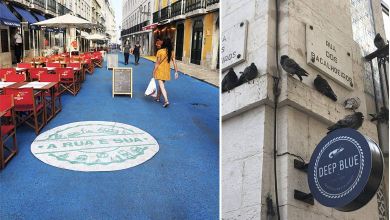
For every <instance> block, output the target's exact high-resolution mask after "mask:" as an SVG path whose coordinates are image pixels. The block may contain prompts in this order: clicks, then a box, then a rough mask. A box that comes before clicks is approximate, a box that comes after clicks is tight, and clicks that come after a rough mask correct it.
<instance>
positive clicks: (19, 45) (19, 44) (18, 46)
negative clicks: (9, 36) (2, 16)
mask: <svg viewBox="0 0 390 220" xmlns="http://www.w3.org/2000/svg"><path fill="white" fill-rule="evenodd" d="M14 38H15V57H16V62H17V63H20V61H21V57H22V49H23V41H22V36H21V35H20V30H19V29H18V31H17V32H16V33H15V36H14Z"/></svg>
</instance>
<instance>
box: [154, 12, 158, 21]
mask: <svg viewBox="0 0 390 220" xmlns="http://www.w3.org/2000/svg"><path fill="white" fill-rule="evenodd" d="M158 20H159V16H158V11H156V12H154V13H153V23H157V22H158Z"/></svg>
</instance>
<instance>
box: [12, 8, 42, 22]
mask: <svg viewBox="0 0 390 220" xmlns="http://www.w3.org/2000/svg"><path fill="white" fill-rule="evenodd" d="M12 7H13V8H14V9H15V10H16V11H17V12H18V14H20V16H22V17H23V19H24V20H25V21H27V22H28V23H30V24H33V23H35V22H37V19H35V18H34V16H32V14H31V13H30V12H29V11H27V10H25V9H23V8H19V7H17V6H12Z"/></svg>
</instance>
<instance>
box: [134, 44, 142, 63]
mask: <svg viewBox="0 0 390 220" xmlns="http://www.w3.org/2000/svg"><path fill="white" fill-rule="evenodd" d="M140 54H141V45H139V42H137V43H136V44H135V45H134V49H133V55H134V61H135V64H136V65H137V64H138V62H139V56H140Z"/></svg>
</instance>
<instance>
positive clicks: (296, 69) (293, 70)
mask: <svg viewBox="0 0 390 220" xmlns="http://www.w3.org/2000/svg"><path fill="white" fill-rule="evenodd" d="M280 65H282V68H283V69H284V70H285V71H286V72H288V73H289V74H291V75H294V74H295V75H297V76H298V78H299V80H300V81H301V82H302V76H308V75H309V74H308V73H307V72H306V70H304V69H303V68H302V67H300V66H299V64H298V63H296V62H295V61H294V60H293V59H291V58H289V57H288V56H287V55H283V56H281V57H280Z"/></svg>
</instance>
